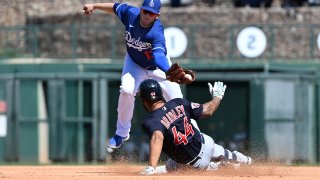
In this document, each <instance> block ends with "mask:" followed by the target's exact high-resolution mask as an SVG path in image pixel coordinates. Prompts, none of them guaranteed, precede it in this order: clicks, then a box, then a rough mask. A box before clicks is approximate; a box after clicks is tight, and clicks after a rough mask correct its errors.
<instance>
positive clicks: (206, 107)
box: [201, 81, 227, 118]
mask: <svg viewBox="0 0 320 180" xmlns="http://www.w3.org/2000/svg"><path fill="white" fill-rule="evenodd" d="M208 86H209V92H210V94H211V96H212V100H211V101H209V102H207V103H205V104H203V111H202V114H201V118H207V117H211V116H212V115H213V113H215V112H216V110H217V109H218V106H219V104H220V102H221V100H222V98H223V96H224V92H225V91H226V88H227V86H226V85H223V82H220V81H218V82H215V83H214V86H213V87H212V85H211V83H208Z"/></svg>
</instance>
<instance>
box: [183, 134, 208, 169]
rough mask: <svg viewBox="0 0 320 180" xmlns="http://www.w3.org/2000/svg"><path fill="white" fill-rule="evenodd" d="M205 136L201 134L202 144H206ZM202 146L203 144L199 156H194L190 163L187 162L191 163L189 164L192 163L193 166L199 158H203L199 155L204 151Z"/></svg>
mask: <svg viewBox="0 0 320 180" xmlns="http://www.w3.org/2000/svg"><path fill="white" fill-rule="evenodd" d="M204 142H205V141H204V137H203V135H202V134H201V143H202V144H204ZM202 148H203V146H201V149H200V152H199V154H198V156H197V157H196V158H194V159H193V160H192V161H190V162H189V163H187V164H189V165H191V166H193V165H194V164H195V163H196V162H197V161H198V160H199V159H202V158H201V157H200V156H199V155H200V154H201V152H202Z"/></svg>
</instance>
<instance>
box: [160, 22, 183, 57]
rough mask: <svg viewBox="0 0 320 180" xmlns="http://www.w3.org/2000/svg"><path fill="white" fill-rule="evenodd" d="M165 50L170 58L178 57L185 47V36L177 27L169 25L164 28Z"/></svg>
mask: <svg viewBox="0 0 320 180" xmlns="http://www.w3.org/2000/svg"><path fill="white" fill-rule="evenodd" d="M164 36H165V38H166V47H167V51H168V53H169V55H170V57H172V58H177V57H180V56H181V55H182V54H183V53H184V52H185V51H186V49H187V44H188V40H187V36H186V34H185V33H184V32H183V31H182V30H181V29H179V28H176V27H169V28H166V29H165V30H164Z"/></svg>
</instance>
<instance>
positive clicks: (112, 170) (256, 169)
mask: <svg viewBox="0 0 320 180" xmlns="http://www.w3.org/2000/svg"><path fill="white" fill-rule="evenodd" d="M143 168H144V167H143V166H137V165H127V164H125V165H97V166H94V165H92V166H91V165H88V166H80V165H79V166H0V179H23V180H25V179H44V180H52V179H54V180H69V179H77V180H78V179H94V180H98V179H104V180H109V179H116V180H122V179H130V180H134V179H153V180H157V179H159V180H164V179H165V180H172V179H174V178H175V179H183V180H200V179H210V180H229V179H232V180H236V179H239V180H243V179H250V180H251V179H259V180H277V179H279V180H280V179H281V180H302V179H306V180H313V179H317V180H319V179H320V167H318V166H279V165H255V166H250V167H241V168H240V169H237V170H235V169H231V168H222V169H219V170H218V171H188V172H185V171H182V172H176V173H172V174H162V175H152V176H142V175H139V172H140V171H142V170H143Z"/></svg>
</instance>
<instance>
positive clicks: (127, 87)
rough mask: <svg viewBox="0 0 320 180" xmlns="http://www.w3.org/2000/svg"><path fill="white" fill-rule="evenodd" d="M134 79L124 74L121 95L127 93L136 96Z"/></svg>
mask: <svg viewBox="0 0 320 180" xmlns="http://www.w3.org/2000/svg"><path fill="white" fill-rule="evenodd" d="M134 82H135V80H134V78H133V77H132V76H131V74H129V73H127V74H124V75H123V76H122V77H121V86H120V93H126V94H129V95H132V96H135V94H134Z"/></svg>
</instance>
